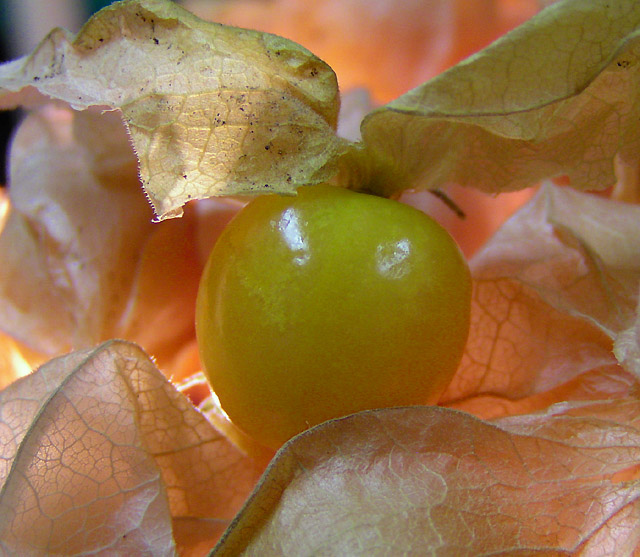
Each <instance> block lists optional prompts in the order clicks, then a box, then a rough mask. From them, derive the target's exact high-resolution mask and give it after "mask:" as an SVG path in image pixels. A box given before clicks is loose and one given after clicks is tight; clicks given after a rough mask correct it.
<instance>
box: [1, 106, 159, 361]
mask: <svg viewBox="0 0 640 557" xmlns="http://www.w3.org/2000/svg"><path fill="white" fill-rule="evenodd" d="M96 119H99V124H97V122H96V121H95V120H96ZM96 125H97V126H99V129H100V133H101V134H102V135H103V136H104V137H105V138H109V137H112V136H113V135H116V137H118V138H119V139H120V141H121V142H124V147H125V148H127V146H126V137H125V134H124V130H123V128H122V125H121V123H120V122H119V120H118V118H117V117H116V116H115V115H113V114H112V115H111V119H110V118H109V117H107V116H106V115H103V116H98V115H96V114H94V113H92V112H83V113H73V112H72V111H70V110H65V109H54V108H48V109H47V110H45V111H40V112H35V113H32V114H31V115H30V116H29V117H28V118H27V119H26V120H25V121H24V122H23V124H22V125H21V127H20V129H19V130H18V132H17V134H16V136H15V139H14V141H13V144H12V148H11V153H10V185H11V187H10V189H9V192H10V199H11V209H10V212H9V216H8V221H7V223H6V225H5V228H4V230H3V231H2V235H0V261H2V266H0V327H2V329H3V330H5V332H7V333H9V334H11V335H12V336H14V337H15V338H17V339H19V340H21V341H22V342H24V343H25V344H27V345H28V346H30V347H32V348H33V349H35V350H39V351H41V352H43V353H48V354H51V355H59V354H63V353H65V352H68V351H69V350H71V349H72V347H88V346H92V345H94V344H95V343H96V342H99V341H100V340H106V338H109V337H110V336H114V335H113V330H114V328H115V327H116V325H117V322H118V320H119V319H120V317H121V315H122V313H123V312H124V309H125V307H126V305H127V303H128V295H129V292H130V290H131V286H132V267H134V266H135V263H136V260H137V256H138V254H139V252H140V251H141V250H142V248H143V246H144V244H145V242H146V240H147V237H148V236H149V235H150V234H151V233H152V227H153V225H152V223H151V222H150V221H151V216H152V215H151V211H150V210H149V207H148V205H147V203H146V202H145V199H144V196H143V195H142V194H141V192H140V189H139V183H138V181H137V179H136V177H135V173H134V172H132V170H134V169H135V158H134V157H133V155H132V153H131V150H130V149H129V150H128V154H129V158H128V159H127V158H126V157H125V159H124V164H123V165H121V164H120V163H121V162H122V161H121V159H120V157H119V156H118V154H117V153H122V147H120V149H119V150H116V151H114V152H113V154H112V157H113V159H114V160H115V161H116V162H107V161H106V160H105V159H104V157H100V156H99V154H98V153H96V152H95V151H94V149H93V146H94V145H95V144H96V136H97V135H98V130H97V129H96V128H95V126H96ZM92 126H93V127H92ZM88 129H92V130H93V131H92V133H87V130H88ZM118 134H119V135H118ZM111 144H112V145H113V144H117V141H113V142H111ZM96 160H99V161H101V163H96V164H94V161H96ZM100 164H102V166H103V167H104V166H105V165H107V166H109V167H110V172H107V171H106V170H103V171H101V168H100Z"/></svg>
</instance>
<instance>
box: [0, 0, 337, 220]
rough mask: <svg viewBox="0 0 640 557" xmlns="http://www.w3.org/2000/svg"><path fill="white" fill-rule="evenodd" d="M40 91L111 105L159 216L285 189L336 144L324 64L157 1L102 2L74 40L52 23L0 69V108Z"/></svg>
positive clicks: (321, 168) (283, 42) (323, 162)
mask: <svg viewBox="0 0 640 557" xmlns="http://www.w3.org/2000/svg"><path fill="white" fill-rule="evenodd" d="M43 95H44V97H43ZM47 97H50V98H53V99H57V100H62V101H65V102H67V103H69V104H70V105H71V106H72V107H73V108H76V109H85V108H87V107H90V106H103V107H107V108H111V109H120V110H121V111H122V113H123V116H124V119H125V121H126V123H127V124H128V127H129V131H130V134H131V138H132V141H133V146H134V148H135V150H136V152H137V155H138V159H139V162H140V175H141V178H142V182H143V185H144V187H145V190H146V193H147V195H148V196H149V199H150V201H151V203H152V205H153V207H154V209H155V211H156V214H157V216H158V218H159V219H162V218H166V217H169V216H179V215H180V214H181V213H182V209H181V207H182V205H184V203H186V202H187V201H189V200H190V199H201V198H205V197H211V196H214V195H234V194H251V193H263V192H280V193H294V192H295V189H296V188H297V187H299V186H301V185H307V184H312V183H316V182H321V181H324V180H326V179H327V178H329V177H330V176H332V175H333V173H334V169H333V165H334V164H335V161H336V158H337V153H338V152H340V151H341V150H342V148H343V146H344V142H343V141H342V140H340V139H338V138H337V137H336V135H335V127H336V125H337V117H338V109H339V97H338V87H337V81H336V77H335V74H334V73H333V70H331V68H330V67H329V66H327V65H326V64H325V63H324V62H322V61H321V60H319V59H318V58H317V57H315V56H314V55H313V54H312V53H310V52H309V51H308V50H306V49H305V48H303V47H301V46H299V45H297V44H296V43H293V42H291V41H289V40H287V39H283V38H281V37H277V36H275V35H270V34H267V33H259V32H256V31H247V30H244V29H238V28H234V27H228V26H223V25H220V24H215V23H208V22H205V21H203V20H201V19H199V18H197V17H195V16H194V15H192V14H191V13H189V12H187V11H186V10H184V9H182V8H180V7H179V6H177V5H176V4H175V3H173V2H169V1H167V0H125V1H123V2H117V3H114V4H113V5H111V6H109V7H108V8H105V9H104V10H102V11H100V12H99V13H98V14H96V16H94V17H93V18H92V19H90V20H89V22H88V23H87V24H86V25H85V26H84V28H83V29H82V30H81V31H80V32H79V33H78V35H77V36H76V37H75V38H73V37H72V36H71V35H70V34H69V33H67V32H65V31H62V30H60V29H58V30H54V31H52V32H51V33H50V34H49V36H48V37H47V38H46V39H44V40H43V41H42V43H41V44H40V45H39V46H38V48H37V49H36V50H35V51H34V52H33V54H31V55H30V56H28V57H25V58H23V59H20V60H16V61H14V62H10V63H8V64H5V65H4V66H3V67H0V108H11V107H13V106H16V105H18V104H23V105H27V106H33V105H34V104H39V103H40V104H41V103H43V102H45V100H46V98H47Z"/></svg>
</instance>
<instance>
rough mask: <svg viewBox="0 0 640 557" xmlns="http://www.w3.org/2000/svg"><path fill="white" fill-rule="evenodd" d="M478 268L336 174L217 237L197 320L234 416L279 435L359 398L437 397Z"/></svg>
mask: <svg viewBox="0 0 640 557" xmlns="http://www.w3.org/2000/svg"><path fill="white" fill-rule="evenodd" d="M470 298H471V280H470V276H469V270H468V267H467V264H466V262H465V260H464V258H463V256H462V255H461V253H460V251H459V249H458V247H457V245H456V244H455V242H454V241H453V239H452V238H451V237H450V236H449V234H448V233H447V232H446V231H445V230H444V229H443V228H442V227H441V226H440V225H438V224H437V223H436V222H435V221H433V220H432V219H431V218H430V217H428V216H426V215H425V214H423V213H421V212H420V211H418V210H416V209H414V208H411V207H408V206H406V205H403V204H401V203H398V202H396V201H392V200H388V199H384V198H380V197H375V196H371V195H366V194H361V193H355V192H352V191H349V190H345V189H342V188H337V187H331V186H310V187H305V188H301V189H299V190H298V196H296V197H282V196H278V195H267V196H263V197H260V198H257V199H255V200H253V201H252V202H251V203H249V204H248V205H247V206H246V207H245V208H244V209H243V210H242V211H240V213H239V214H238V215H236V217H235V218H234V219H233V220H232V221H231V223H230V224H229V225H228V226H227V228H226V229H225V230H224V232H223V233H222V235H221V236H220V238H219V239H218V241H217V243H216V245H215V247H214V249H213V251H212V252H211V255H210V257H209V261H208V263H207V266H206V268H205V271H204V274H203V276H202V279H201V283H200V290H199V293H198V301H197V311H196V331H197V337H198V345H199V347H200V354H201V359H202V362H203V366H204V368H205V372H206V374H207V376H208V378H209V380H210V382H211V385H212V387H213V389H214V391H215V392H216V394H217V395H218V397H219V399H220V402H221V404H222V407H223V409H224V410H225V411H226V412H227V414H228V415H229V417H230V418H231V420H232V421H233V422H234V423H235V424H236V425H237V426H239V427H240V428H241V429H243V430H244V431H245V432H246V433H248V434H249V435H251V436H252V437H254V438H255V439H256V440H257V441H259V442H261V443H263V444H265V445H268V446H271V447H278V446H279V445H281V444H282V443H283V442H285V441H286V440H287V439H289V438H290V437H292V436H293V435H295V434H296V433H299V432H300V431H302V430H304V429H306V428H308V427H310V426H312V425H316V424H318V423H320V422H322V421H325V420H328V419H330V418H335V417H339V416H344V415H346V414H350V413H353V412H356V411H359V410H365V409H372V408H381V407H388V406H404V405H414V404H430V403H435V402H436V401H437V399H438V397H439V396H440V394H441V393H442V391H443V390H444V389H445V387H446V386H447V384H448V383H449V382H450V380H451V377H452V376H453V374H454V372H455V370H456V368H457V366H458V363H459V361H460V358H461V355H462V351H463V349H464V345H465V342H466V339H467V334H468V329H469V313H470Z"/></svg>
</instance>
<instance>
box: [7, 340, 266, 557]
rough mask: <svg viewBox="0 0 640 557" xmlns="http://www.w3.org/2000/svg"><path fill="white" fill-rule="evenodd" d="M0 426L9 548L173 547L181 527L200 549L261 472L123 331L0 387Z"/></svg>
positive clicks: (182, 545)
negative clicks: (124, 338) (115, 338)
mask: <svg viewBox="0 0 640 557" xmlns="http://www.w3.org/2000/svg"><path fill="white" fill-rule="evenodd" d="M0 424H1V427H0V431H1V435H2V443H0V446H1V447H2V459H0V486H1V491H0V539H1V540H2V542H0V546H1V547H2V549H3V550H4V551H5V552H6V553H10V554H33V553H40V554H42V553H47V554H53V553H56V554H66V555H70V554H79V553H82V554H89V553H92V552H96V551H102V552H104V551H108V552H119V553H127V554H140V553H141V552H148V553H150V554H153V555H169V554H172V553H173V552H174V550H175V547H174V537H175V541H176V543H177V544H178V548H179V549H181V550H183V551H184V553H185V554H195V553H194V552H195V549H197V546H198V545H202V544H203V543H204V544H205V545H206V546H208V547H211V544H212V543H213V542H214V541H215V540H216V539H217V537H218V535H219V534H220V532H221V531H222V529H223V528H224V526H225V524H226V523H227V522H228V521H229V520H230V519H231V517H232V516H233V514H234V512H235V510H236V509H237V508H238V507H239V505H240V504H241V503H242V501H243V500H244V498H245V497H246V495H247V493H248V490H250V489H251V487H252V486H253V484H254V483H255V480H256V479H257V475H258V474H259V473H260V471H261V468H260V466H259V465H256V464H255V463H254V462H252V461H251V460H249V459H247V458H246V457H244V456H243V455H242V454H241V453H240V452H239V451H238V450H236V449H235V448H234V447H233V446H232V445H230V443H229V442H228V441H226V440H225V439H224V437H223V436H222V435H221V434H219V433H218V432H216V431H215V430H214V429H213V428H212V427H211V425H210V424H209V423H208V422H207V421H206V420H205V419H204V417H203V416H202V415H201V414H199V413H198V412H197V411H196V410H195V409H194V408H193V406H192V405H191V404H190V403H189V402H188V400H187V399H186V398H184V397H183V396H182V395H180V394H179V393H178V392H176V390H175V389H174V388H173V387H172V386H171V385H170V384H169V383H167V381H166V379H165V378H164V377H163V376H162V374H160V372H159V371H158V370H157V369H156V368H155V367H154V366H153V364H152V363H151V361H150V360H149V359H148V357H147V356H146V355H145V353H144V352H143V351H142V350H141V349H139V348H138V347H137V346H135V345H133V344H130V343H126V342H122V341H112V342H108V343H105V344H103V345H101V346H99V347H98V348H96V349H95V350H85V351H82V352H74V353H71V354H69V355H67V356H64V357H61V358H58V359H55V360H52V361H51V362H49V363H48V364H46V365H44V366H42V367H41V368H40V369H39V370H37V371H36V372H34V373H33V374H32V375H29V376H27V377H26V378H24V379H22V380H20V381H17V382H15V383H14V384H13V385H11V386H10V387H8V388H7V389H5V390H4V391H3V392H2V393H0ZM201 549H202V548H201ZM190 552H191V553H190Z"/></svg>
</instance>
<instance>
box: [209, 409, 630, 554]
mask: <svg viewBox="0 0 640 557" xmlns="http://www.w3.org/2000/svg"><path fill="white" fill-rule="evenodd" d="M639 419H640V405H639V403H638V401H637V400H635V399H626V400H620V401H616V402H608V403H601V404H593V405H591V406H580V405H578V406H577V407H575V408H573V407H571V406H570V405H567V406H565V407H558V408H552V409H551V410H550V411H549V413H548V414H546V415H541V416H537V417H533V418H532V417H523V418H511V419H510V420H509V421H508V422H505V423H504V424H503V423H500V422H497V423H495V424H489V423H486V422H482V421H480V420H477V419H475V418H473V417H471V416H469V415H467V414H464V413H459V412H455V411H451V410H447V409H443V408H435V407H431V408H427V407H424V408H404V409H402V408H401V409H389V410H378V411H372V412H365V413H360V414H356V415H353V416H350V417H347V418H344V419H342V420H336V421H332V422H326V423H325V424H323V425H320V426H318V427H316V428H314V429H312V430H309V431H308V432H307V433H305V434H302V435H300V436H298V437H296V438H295V439H294V440H293V441H292V442H290V443H289V444H287V445H286V446H285V447H284V448H283V449H282V450H281V452H280V453H278V455H277V456H276V458H275V459H274V461H273V463H272V465H271V466H270V467H269V468H268V470H267V472H266V474H265V476H264V478H263V479H262V482H261V484H260V486H259V488H258V489H257V491H256V492H255V493H254V494H253V496H252V498H251V499H249V501H248V503H247V505H246V506H245V508H244V509H243V510H242V512H241V513H240V514H239V515H238V517H237V518H236V520H235V521H234V523H233V525H232V526H231V528H230V529H229V530H228V531H227V533H226V535H225V537H224V538H223V540H222V541H221V543H220V545H219V546H218V547H217V550H216V551H215V552H214V555H266V554H279V555H291V554H295V555H318V554H320V555H322V554H341V555H354V554H362V555H389V554H413V553H415V554H427V553H433V554H437V553H443V554H454V553H455V554H457V555H495V554H497V553H503V554H506V553H523V554H534V553H545V554H553V555H556V554H564V553H571V552H575V551H578V550H583V551H584V554H586V555H592V554H593V555H596V554H600V553H598V551H602V549H603V548H608V552H607V554H618V555H625V554H631V552H632V551H633V550H634V549H636V548H637V546H638V544H639V543H640V532H638V530H637V528H636V525H637V522H638V520H640V503H639V497H640V483H639V481H638V479H637V478H638V475H637V462H638V458H640V434H639V430H638V424H639V421H638V420H639Z"/></svg>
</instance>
